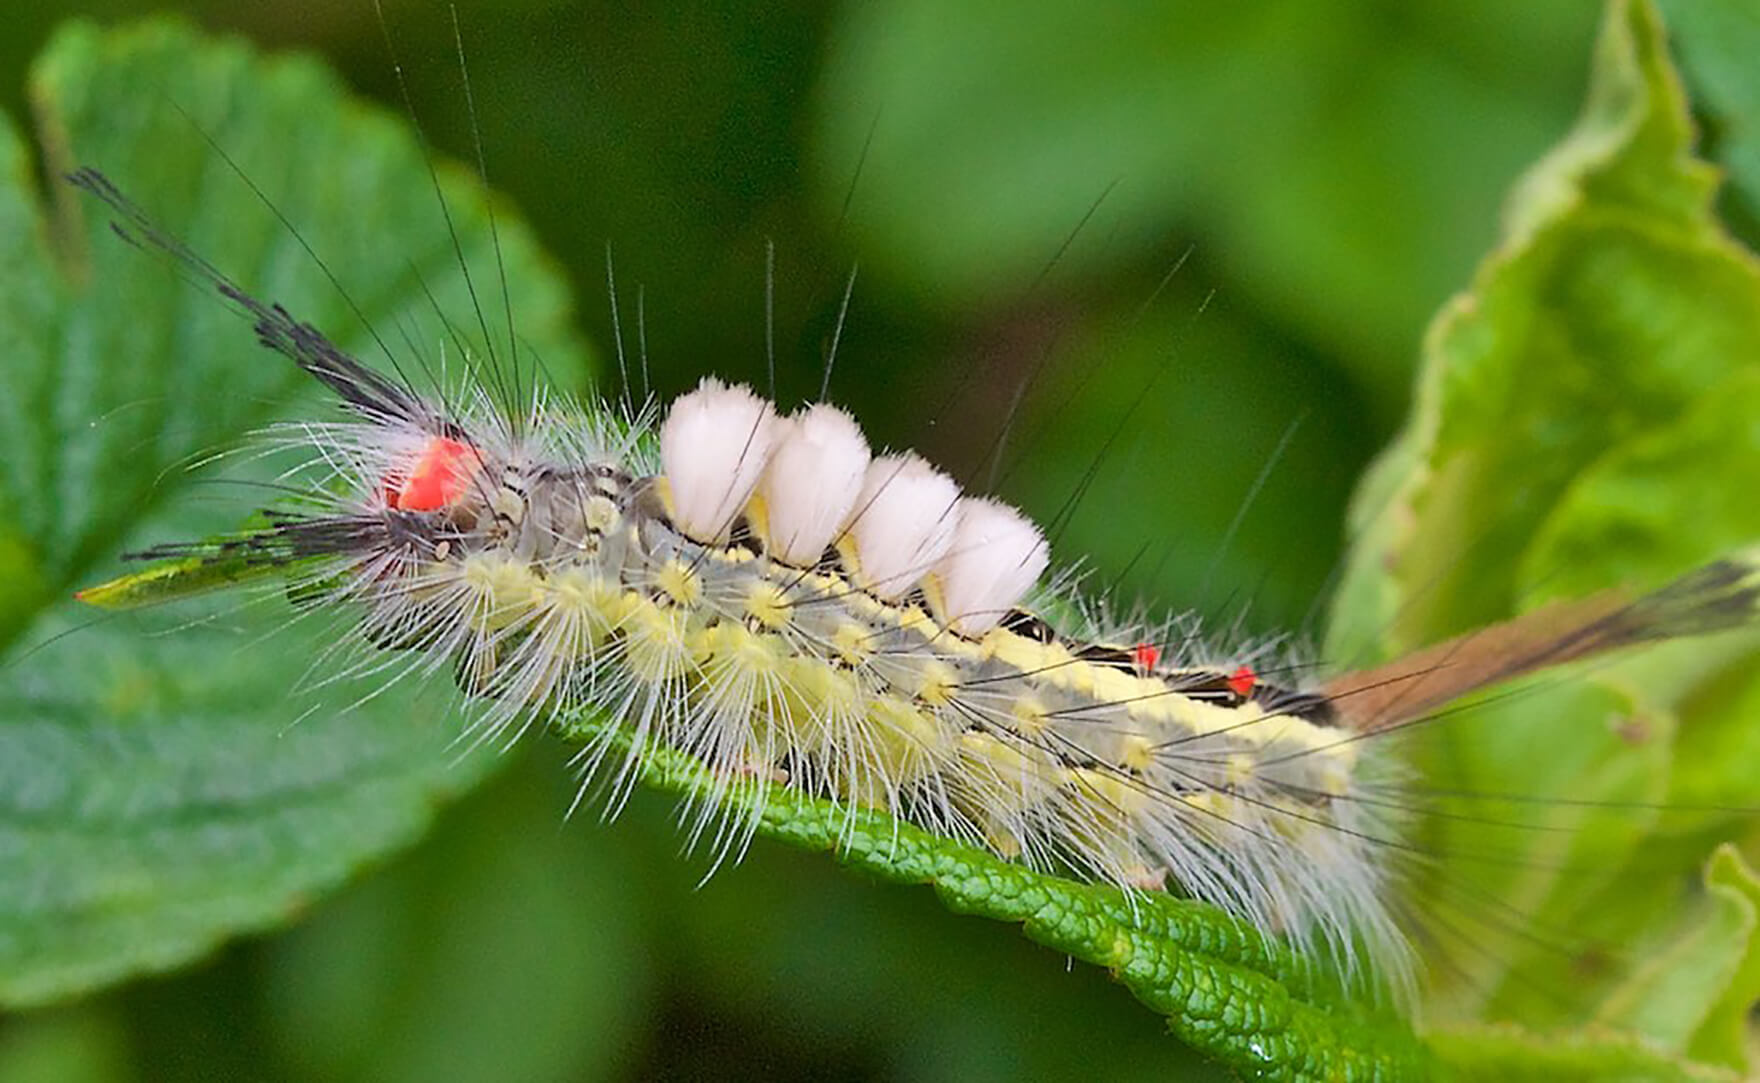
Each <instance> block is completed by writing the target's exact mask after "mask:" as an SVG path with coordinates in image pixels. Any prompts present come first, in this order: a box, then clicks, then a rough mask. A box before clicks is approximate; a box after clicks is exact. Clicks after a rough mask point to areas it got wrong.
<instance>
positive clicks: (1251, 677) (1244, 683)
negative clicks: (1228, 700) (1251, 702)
mask: <svg viewBox="0 0 1760 1083" xmlns="http://www.w3.org/2000/svg"><path fill="white" fill-rule="evenodd" d="M1258 683H1259V675H1258V674H1257V673H1254V672H1253V667H1252V666H1242V667H1240V668H1239V669H1237V670H1235V671H1234V672H1233V673H1230V674H1229V675H1228V687H1229V690H1230V691H1231V692H1233V693H1234V694H1235V695H1237V696H1239V697H1241V698H1242V699H1246V698H1247V697H1248V696H1250V695H1252V694H1253V686H1254V685H1256V684H1258Z"/></svg>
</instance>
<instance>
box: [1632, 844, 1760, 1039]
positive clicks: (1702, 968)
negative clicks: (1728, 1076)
mask: <svg viewBox="0 0 1760 1083" xmlns="http://www.w3.org/2000/svg"><path fill="white" fill-rule="evenodd" d="M1705 887H1706V891H1707V895H1708V899H1707V905H1708V907H1709V909H1710V910H1711V911H1712V913H1711V914H1710V915H1709V916H1708V917H1705V918H1703V919H1701V920H1700V921H1699V922H1697V923H1695V924H1694V925H1692V926H1691V927H1689V928H1687V929H1686V930H1684V931H1683V932H1682V934H1681V935H1680V936H1679V937H1678V938H1677V939H1676V940H1675V941H1674V942H1673V943H1671V944H1669V945H1667V946H1666V947H1664V948H1661V949H1660V950H1658V951H1656V952H1655V953H1654V954H1653V955H1652V956H1651V958H1650V959H1649V960H1647V962H1646V965H1645V966H1644V968H1643V969H1642V970H1640V971H1638V972H1637V973H1635V974H1633V975H1632V976H1631V978H1630V979H1628V980H1627V981H1626V982H1625V983H1624V984H1623V985H1622V986H1621V987H1620V988H1618V989H1616V990H1614V992H1613V993H1612V994H1611V995H1609V996H1608V998H1607V1000H1606V1002H1604V1003H1603V1004H1602V1006H1601V1021H1602V1022H1604V1023H1607V1024H1609V1025H1612V1026H1617V1027H1621V1028H1623V1029H1626V1030H1631V1031H1636V1032H1638V1033H1641V1034H1644V1035H1647V1036H1649V1037H1650V1039H1651V1040H1652V1041H1653V1042H1655V1043H1656V1044H1658V1045H1659V1046H1661V1047H1662V1048H1664V1049H1667V1050H1669V1051H1671V1052H1675V1053H1690V1054H1691V1055H1692V1056H1693V1057H1694V1059H1696V1060H1700V1061H1704V1062H1707V1063H1711V1064H1717V1065H1721V1066H1723V1067H1725V1068H1728V1069H1730V1070H1731V1071H1734V1072H1746V1071H1748V1069H1749V1068H1750V1062H1749V1052H1748V1050H1747V1048H1746V1046H1747V1036H1746V1032H1747V1019H1748V1014H1749V1012H1750V1010H1751V1009H1752V1007H1753V1005H1754V1002H1755V1001H1756V1000H1760V937H1757V936H1756V933H1760V880H1757V879H1756V878H1755V876H1754V870H1753V869H1751V868H1749V867H1748V865H1747V863H1746V862H1744V861H1743V860H1742V858H1741V855H1740V854H1739V853H1738V852H1737V851H1736V849H1735V848H1734V847H1732V846H1720V847H1718V849H1717V852H1716V853H1715V854H1713V855H1712V858H1711V862H1710V864H1709V866H1708V867H1707V868H1706V870H1705Z"/></svg>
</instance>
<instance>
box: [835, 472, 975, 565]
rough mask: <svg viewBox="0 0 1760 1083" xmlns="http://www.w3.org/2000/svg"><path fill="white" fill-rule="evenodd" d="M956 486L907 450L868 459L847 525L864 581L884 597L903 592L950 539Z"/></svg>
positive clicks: (955, 522)
mask: <svg viewBox="0 0 1760 1083" xmlns="http://www.w3.org/2000/svg"><path fill="white" fill-rule="evenodd" d="M959 500H960V497H959V486H957V485H955V484H954V483H953V479H952V478H950V477H948V476H947V475H946V474H943V473H941V472H940V471H939V470H936V469H935V468H934V467H933V466H930V465H929V464H928V463H927V462H925V461H924V460H923V459H922V458H921V457H919V456H916V455H911V454H905V455H883V456H881V457H880V458H878V459H875V460H874V461H873V462H871V463H869V464H868V472H867V475H866V476H865V477H864V478H863V479H862V491H861V494H860V495H859V496H857V497H856V506H855V517H854V519H853V520H852V521H851V523H850V526H849V534H850V537H851V538H852V539H853V540H854V541H855V547H856V557H857V559H858V561H859V563H860V565H861V579H862V585H863V586H864V587H866V588H868V589H869V590H871V591H873V592H874V593H875V594H877V595H879V596H880V597H882V598H886V599H896V598H899V597H902V596H903V595H905V594H906V593H908V592H909V591H910V589H911V588H912V587H913V586H915V585H916V584H917V581H918V580H920V579H922V578H923V576H925V575H927V574H928V572H929V569H930V568H933V567H934V566H935V562H936V561H938V560H940V559H941V558H942V556H944V555H945V554H946V553H947V550H948V548H949V547H950V546H952V544H953V532H954V527H955V526H957V525H958V512H957V509H956V505H957V504H958V503H959Z"/></svg>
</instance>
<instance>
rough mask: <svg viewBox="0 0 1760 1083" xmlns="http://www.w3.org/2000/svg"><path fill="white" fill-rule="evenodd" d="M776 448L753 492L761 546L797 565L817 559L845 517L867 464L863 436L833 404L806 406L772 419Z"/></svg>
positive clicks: (834, 537)
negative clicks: (761, 510)
mask: <svg viewBox="0 0 1760 1083" xmlns="http://www.w3.org/2000/svg"><path fill="white" fill-rule="evenodd" d="M777 434H778V436H777V441H776V450H775V452H774V454H772V455H771V456H770V465H769V466H768V467H767V468H766V469H765V471H764V479H763V481H761V482H759V484H758V493H759V495H760V496H762V497H763V498H764V505H765V515H766V531H765V538H764V544H765V548H766V550H767V551H768V552H769V553H770V554H771V555H772V556H775V557H777V558H778V559H780V560H784V561H787V562H788V563H790V564H796V565H801V566H806V565H811V564H813V563H815V562H816V561H818V559H819V557H820V555H821V554H823V553H824V552H825V547H826V546H828V545H830V544H831V543H832V542H833V541H834V540H836V537H837V534H838V532H839V531H840V530H842V529H843V527H844V524H845V523H847V522H848V521H849V517H850V513H851V512H852V511H853V510H854V509H855V507H856V497H857V496H858V495H860V493H861V491H862V479H863V476H864V473H865V472H866V470H867V469H868V460H869V458H870V456H869V454H868V441H867V440H866V439H864V438H863V436H862V430H861V428H860V427H859V426H858V425H856V423H855V419H854V418H852V417H850V416H849V415H848V414H846V413H844V412H843V411H842V410H839V409H838V408H837V407H835V406H827V405H825V404H823V403H821V404H819V405H816V406H809V407H807V408H806V409H804V410H801V411H799V412H797V413H795V414H794V415H793V416H792V417H790V418H788V419H787V420H785V421H781V422H779V423H778V425H777Z"/></svg>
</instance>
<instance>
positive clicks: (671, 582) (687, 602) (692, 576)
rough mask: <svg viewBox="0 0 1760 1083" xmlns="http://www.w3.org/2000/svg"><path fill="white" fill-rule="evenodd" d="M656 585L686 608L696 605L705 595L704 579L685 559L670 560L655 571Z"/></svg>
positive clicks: (676, 602)
mask: <svg viewBox="0 0 1760 1083" xmlns="http://www.w3.org/2000/svg"><path fill="white" fill-rule="evenodd" d="M654 586H655V587H656V588H658V589H659V591H660V592H661V593H662V594H664V595H666V597H668V598H670V599H672V601H673V602H674V603H675V604H676V605H678V606H680V607H681V608H684V609H689V608H691V607H692V606H694V605H696V604H697V602H698V601H699V600H701V599H702V597H703V581H702V579H701V578H699V577H698V575H697V573H696V571H695V569H693V568H692V567H691V566H690V565H688V564H686V563H685V562H684V561H682V560H679V559H677V558H676V557H675V558H673V559H672V560H668V561H667V562H666V563H665V564H663V565H661V567H660V570H659V571H658V572H656V573H654Z"/></svg>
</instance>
